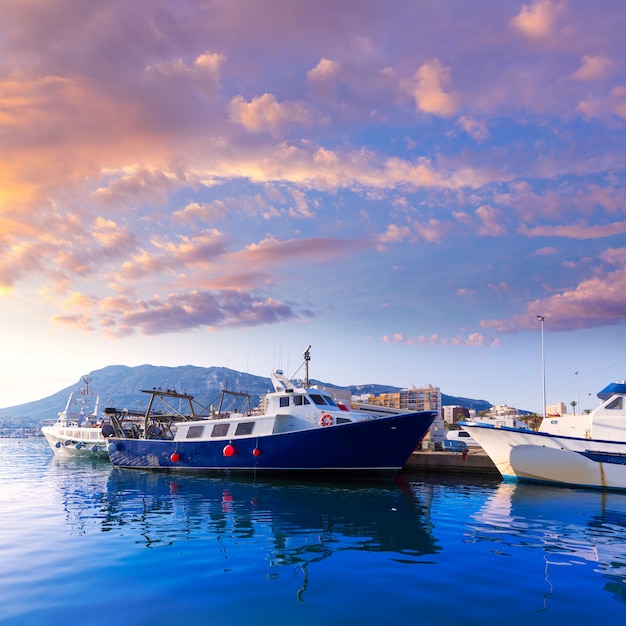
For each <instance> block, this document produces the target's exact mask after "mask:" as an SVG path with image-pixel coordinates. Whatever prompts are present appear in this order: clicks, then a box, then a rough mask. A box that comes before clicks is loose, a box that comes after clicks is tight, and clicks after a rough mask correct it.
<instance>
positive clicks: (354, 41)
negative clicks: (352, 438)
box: [0, 0, 626, 411]
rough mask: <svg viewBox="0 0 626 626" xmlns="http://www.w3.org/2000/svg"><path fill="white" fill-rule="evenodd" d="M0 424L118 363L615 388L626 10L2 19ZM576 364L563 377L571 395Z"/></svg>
mask: <svg viewBox="0 0 626 626" xmlns="http://www.w3.org/2000/svg"><path fill="white" fill-rule="evenodd" d="M0 15H1V17H2V19H1V20H0V148H1V149H0V211H1V215H0V220H1V221H0V250H1V254H0V297H1V298H2V307H1V309H0V316H1V319H0V321H1V324H2V325H1V328H2V330H1V333H2V343H3V348H4V349H3V351H2V361H0V369H1V372H0V373H1V374H2V378H1V382H0V406H5V407H6V406H10V405H13V404H21V403H23V402H27V401H30V400H35V399H38V398H41V397H44V396H46V395H49V394H50V393H53V392H55V391H57V390H58V389H60V388H63V387H66V386H68V385H71V384H73V383H74V382H75V381H77V380H78V379H79V377H80V376H81V375H83V374H85V373H88V372H89V371H92V370H95V369H99V368H101V367H104V366H106V365H114V364H124V365H131V366H132V365H139V364H142V363H151V364H154V365H171V366H175V365H186V364H193V365H201V366H207V367H208V366H213V365H217V366H228V367H231V368H233V369H238V370H241V371H246V372H250V373H253V374H257V375H268V374H269V372H270V371H271V370H272V369H273V368H275V367H283V368H284V369H285V370H287V372H289V373H291V372H292V371H293V370H295V369H297V367H298V366H299V364H300V359H301V354H302V351H303V350H304V348H306V346H307V345H309V344H311V345H312V346H313V349H312V358H313V360H312V363H311V373H312V375H313V376H314V377H316V378H319V379H321V380H324V381H327V382H329V383H334V384H338V385H350V384H368V383H381V384H390V385H396V386H399V387H403V386H408V385H416V386H422V385H424V384H432V385H435V386H438V387H440V388H441V390H442V391H443V392H444V393H447V394H451V395H460V396H466V397H472V398H482V399H486V400H489V401H491V402H493V403H498V404H500V403H502V404H505V403H506V404H509V405H512V406H518V407H519V408H524V409H528V410H536V411H540V410H541V406H542V394H541V387H542V380H541V334H540V324H539V321H538V320H537V315H543V316H545V327H544V330H545V345H546V351H545V357H546V387H547V402H548V404H552V403H554V402H560V401H562V402H565V403H567V404H569V403H570V402H571V401H575V400H577V399H580V405H581V408H593V407H594V406H595V405H596V400H595V394H596V393H597V391H599V390H600V389H601V388H602V387H604V386H605V385H606V384H607V383H608V382H611V381H613V380H623V379H625V378H626V356H625V351H624V346H625V345H626V341H625V339H626V332H625V322H626V186H625V182H626V181H625V176H624V171H625V156H626V151H625V149H624V145H625V141H624V140H625V138H626V133H625V123H626V67H625V62H624V58H626V55H625V54H624V46H625V44H624V43H623V35H622V32H621V30H622V25H623V23H624V18H626V8H625V7H624V5H623V3H622V2H620V1H617V0H616V1H611V0H602V1H600V2H596V3H587V2H581V1H574V0H537V1H534V2H518V1H513V0H502V1H501V2H497V3H494V2H491V1H487V0H485V1H481V0H476V1H474V2H471V3H468V2H464V1H460V0H457V1H449V2H436V3H433V2H415V1H408V0H407V1H401V0H398V1H397V2H393V3H389V2H383V1H382V0H381V1H378V0H369V1H365V0H358V1H357V0H353V1H348V0H344V1H342V0H334V1H333V2H329V1H324V0H317V1H316V2H313V1H309V0H300V1H298V2H289V1H287V0H281V1H279V0H266V1H264V2H255V1H253V0H248V1H244V0H228V1H226V0H223V1H211V0H208V1H205V2H192V1H186V0H180V1H178V2H175V3H173V2H167V1H165V0H150V1H148V0H137V1H135V2H132V3H128V2H121V1H113V0H108V1H107V0H103V1H102V2H99V3H85V2H82V1H79V0H61V1H55V0H46V1H45V2H43V1H37V0H28V1H21V0H20V1H11V0H2V2H0ZM575 372H579V373H578V375H576V374H575Z"/></svg>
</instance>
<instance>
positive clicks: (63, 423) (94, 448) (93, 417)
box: [41, 378, 108, 458]
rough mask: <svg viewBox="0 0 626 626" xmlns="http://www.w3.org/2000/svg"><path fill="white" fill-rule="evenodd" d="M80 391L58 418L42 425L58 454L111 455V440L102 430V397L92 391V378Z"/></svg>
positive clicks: (72, 395) (68, 402)
mask: <svg viewBox="0 0 626 626" xmlns="http://www.w3.org/2000/svg"><path fill="white" fill-rule="evenodd" d="M83 383H84V384H85V386H84V388H82V389H81V390H80V391H79V392H78V393H75V392H72V393H70V396H69V398H68V400H67V404H66V405H65V409H63V411H59V413H58V417H57V419H56V420H54V421H51V422H50V423H44V425H43V426H42V428H41V431H42V433H43V434H44V436H45V438H46V440H47V441H48V443H49V444H50V447H51V448H52V450H53V451H54V453H55V454H58V455H60V456H94V455H95V456H102V457H105V458H106V457H107V454H108V453H107V440H106V438H105V437H104V435H103V434H102V417H101V415H100V408H99V407H100V397H99V396H94V395H93V394H91V393H90V391H89V379H87V378H83Z"/></svg>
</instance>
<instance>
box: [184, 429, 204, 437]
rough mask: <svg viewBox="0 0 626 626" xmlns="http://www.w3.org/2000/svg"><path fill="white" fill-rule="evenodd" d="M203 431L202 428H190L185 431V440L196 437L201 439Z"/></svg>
mask: <svg viewBox="0 0 626 626" xmlns="http://www.w3.org/2000/svg"><path fill="white" fill-rule="evenodd" d="M203 430H204V426H190V427H189V428H188V429H187V439H197V438H198V437H202V431H203Z"/></svg>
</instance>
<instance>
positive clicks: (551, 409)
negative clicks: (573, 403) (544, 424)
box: [546, 402, 567, 416]
mask: <svg viewBox="0 0 626 626" xmlns="http://www.w3.org/2000/svg"><path fill="white" fill-rule="evenodd" d="M546 413H547V414H548V415H558V416H561V415H565V414H566V413H567V407H566V406H565V404H564V403H563V402H557V403H556V404H549V405H548V406H547V407H546Z"/></svg>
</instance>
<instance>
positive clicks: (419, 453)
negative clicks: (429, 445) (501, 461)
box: [404, 448, 500, 476]
mask: <svg viewBox="0 0 626 626" xmlns="http://www.w3.org/2000/svg"><path fill="white" fill-rule="evenodd" d="M404 469H405V470H418V471H432V472H465V473H468V474H492V475H496V476H499V475H500V472H498V470H497V468H496V466H495V465H494V464H493V462H492V461H491V459H490V458H489V456H487V454H486V453H485V451H484V450H483V449H482V448H479V449H476V450H473V449H471V448H470V449H469V450H468V451H467V453H463V452H440V451H436V450H416V451H415V452H413V454H412V455H411V456H410V457H409V459H408V460H407V462H406V463H405V464H404Z"/></svg>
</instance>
